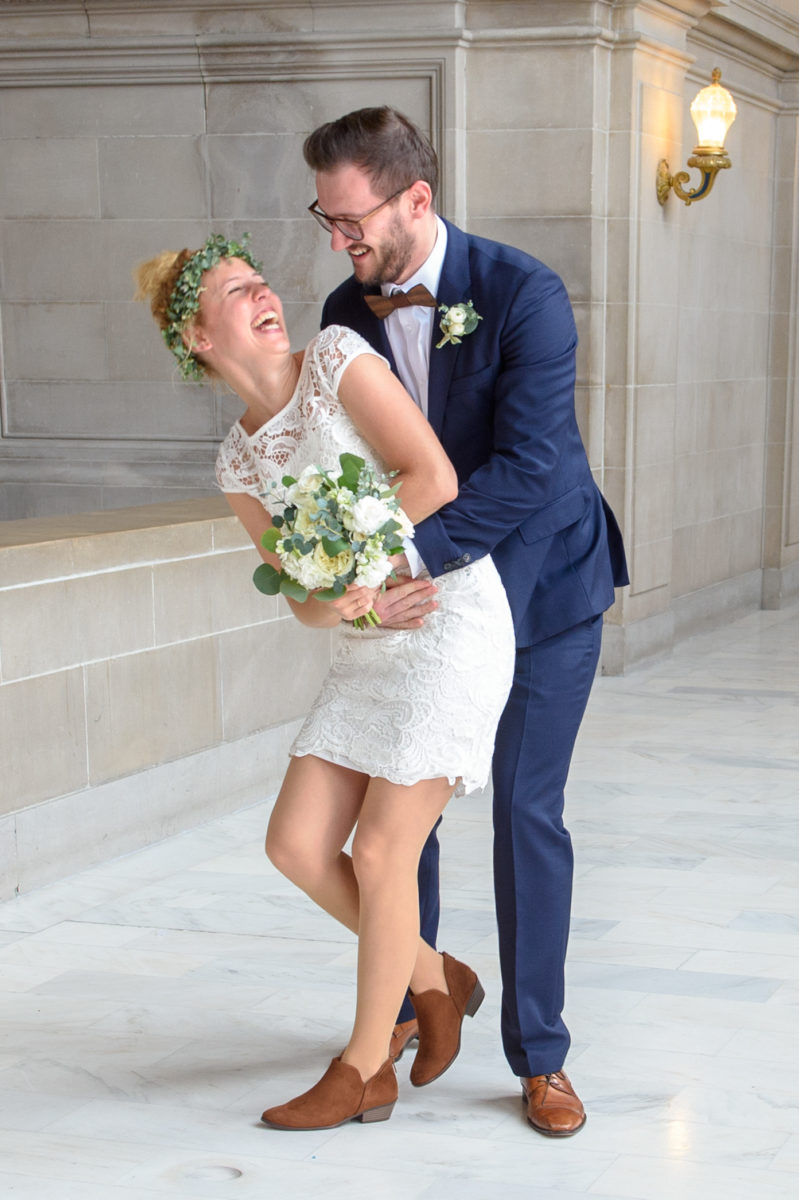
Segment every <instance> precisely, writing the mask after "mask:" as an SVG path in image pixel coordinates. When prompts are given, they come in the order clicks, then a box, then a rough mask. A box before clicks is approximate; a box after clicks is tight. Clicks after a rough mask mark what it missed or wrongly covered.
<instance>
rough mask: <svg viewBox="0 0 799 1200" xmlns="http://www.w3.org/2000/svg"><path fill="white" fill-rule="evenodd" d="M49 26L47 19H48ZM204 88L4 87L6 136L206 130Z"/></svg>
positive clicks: (0, 129) (2, 127) (1, 122)
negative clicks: (204, 123)
mask: <svg viewBox="0 0 799 1200" xmlns="http://www.w3.org/2000/svg"><path fill="white" fill-rule="evenodd" d="M48 22H49V19H48ZM203 117H204V114H203V88H202V84H201V83H200V81H199V80H198V81H197V83H188V84H180V83H169V84H164V85H162V86H159V85H158V84H157V83H154V82H150V83H148V85H147V87H137V86H135V85H134V84H123V83H119V84H105V85H103V84H95V85H94V86H93V87H92V88H91V89H87V88H86V87H71V86H69V85H68V84H67V85H61V86H59V87H24V88H6V89H4V91H3V104H2V107H0V134H2V136H3V137H51V138H54V137H62V138H66V137H81V136H83V137H86V136H88V135H89V134H94V135H96V136H98V137H99V136H102V135H104V134H105V135H109V136H120V135H122V134H138V135H139V136H144V137H147V136H153V135H159V136H161V137H163V136H164V135H165V134H169V133H172V134H190V133H202V131H203Z"/></svg>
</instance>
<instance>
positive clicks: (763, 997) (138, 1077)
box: [0, 608, 799, 1200]
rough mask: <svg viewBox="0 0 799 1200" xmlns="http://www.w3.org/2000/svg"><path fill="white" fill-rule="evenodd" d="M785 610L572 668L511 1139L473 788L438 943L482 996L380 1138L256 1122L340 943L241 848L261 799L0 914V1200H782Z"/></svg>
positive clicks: (344, 967)
mask: <svg viewBox="0 0 799 1200" xmlns="http://www.w3.org/2000/svg"><path fill="white" fill-rule="evenodd" d="M798 714H799V609H796V608H794V609H792V610H786V611H782V612H778V613H765V612H763V613H756V614H753V615H752V616H749V617H746V618H744V619H743V620H740V621H738V622H736V623H735V624H734V625H733V626H731V627H730V628H729V629H725V630H719V631H716V632H714V633H711V634H707V635H703V636H701V637H697V638H694V639H693V640H692V641H691V642H689V643H685V644H683V645H681V646H679V647H678V648H677V650H676V652H675V654H674V655H673V657H672V658H670V659H669V660H668V661H665V662H662V663H654V664H652V665H650V666H648V667H646V668H643V669H640V670H638V671H636V672H634V673H633V674H632V675H631V676H629V677H626V678H613V679H603V678H600V679H598V680H597V682H596V685H595V688H594V691H593V694H592V697H591V701H590V704H589V708H588V712H587V715H586V718H585V721H584V724H583V728H582V730H581V733H580V737H579V739H578V744H577V748H576V751H575V756H574V762H573V766H572V772H571V777H570V784H569V789H568V796H567V824H568V825H569V827H570V830H571V833H572V838H573V842H574V846H575V854H576V871H575V889H574V903H573V922H572V935H571V942H570V948H569V960H568V967H567V983H568V986H567V1008H566V1019H567V1021H568V1023H569V1026H570V1029H571V1032H572V1039H573V1040H572V1049H571V1052H570V1055H569V1059H568V1062H567V1070H568V1071H569V1074H570V1076H571V1078H572V1080H573V1081H574V1083H575V1085H576V1087H577V1088H578V1091H579V1092H580V1094H581V1095H582V1097H583V1099H584V1100H585V1103H586V1107H587V1110H588V1114H589V1116H588V1122H587V1124H586V1126H585V1129H584V1130H583V1131H581V1133H580V1135H579V1136H578V1137H576V1138H574V1139H569V1140H565V1141H554V1140H549V1139H545V1138H542V1137H540V1136H538V1135H536V1134H535V1133H534V1132H533V1131H532V1130H531V1129H530V1128H529V1126H528V1125H527V1123H526V1120H525V1114H524V1108H523V1105H522V1103H521V1095H520V1089H519V1086H518V1082H517V1081H516V1080H515V1079H514V1078H513V1076H512V1075H511V1074H510V1072H509V1071H508V1069H507V1066H506V1064H505V1061H504V1058H503V1054H502V1047H501V1040H500V1036H499V1017H500V1009H501V994H500V983H499V968H498V963H497V946H496V943H497V938H496V929H495V922H494V914H493V888H492V880H491V829H490V821H491V812H490V810H491V801H490V796H489V795H488V794H485V793H482V794H473V795H471V796H468V797H464V798H463V800H462V801H458V802H455V803H454V804H453V805H452V806H451V808H450V810H449V811H448V814H447V816H446V818H445V821H444V825H443V827H442V832H441V843H442V930H441V942H442V945H444V946H445V947H446V948H447V949H448V950H449V951H450V952H451V953H453V954H456V955H457V956H458V957H460V958H466V959H467V960H468V961H470V962H472V963H473V965H474V966H475V968H476V969H477V970H478V972H479V974H480V976H481V978H482V980H483V983H484V985H485V988H486V1000H485V1002H484V1004H483V1006H482V1007H481V1009H480V1011H479V1012H478V1013H477V1014H476V1015H475V1017H474V1019H473V1020H471V1021H467V1022H465V1025H464V1031H463V1047H462V1051H461V1054H460V1056H459V1058H458V1061H457V1062H456V1063H455V1064H454V1065H453V1067H452V1068H451V1070H450V1071H448V1072H447V1074H446V1075H445V1076H443V1077H442V1078H441V1079H440V1080H438V1081H436V1083H435V1084H433V1085H432V1086H431V1087H429V1088H422V1089H415V1088H413V1087H411V1086H410V1085H409V1081H408V1071H409V1069H410V1062H411V1058H410V1055H406V1057H405V1058H404V1059H403V1061H402V1062H401V1063H400V1064H399V1066H398V1075H399V1078H400V1099H399V1102H398V1104H397V1106H396V1108H395V1110H394V1113H393V1115H392V1118H391V1120H390V1121H389V1122H387V1123H383V1124H377V1125H369V1126H362V1125H361V1124H360V1123H352V1124H350V1125H346V1126H343V1127H341V1128H340V1129H336V1130H328V1131H316V1132H309V1133H305V1134H290V1133H286V1132H281V1131H277V1130H269V1129H266V1128H264V1127H263V1126H262V1125H261V1124H260V1122H259V1120H258V1118H259V1116H260V1113H261V1111H262V1109H263V1108H264V1107H265V1106H266V1105H267V1104H271V1103H277V1102H279V1101H280V1100H282V1099H285V1098H287V1097H288V1096H290V1095H294V1094H297V1092H299V1091H302V1090H304V1089H305V1088H306V1087H308V1086H309V1085H310V1084H311V1083H312V1082H314V1081H315V1079H317V1078H318V1077H319V1075H320V1074H321V1073H322V1071H323V1070H324V1068H325V1067H326V1065H327V1063H328V1062H329V1060H330V1058H331V1057H333V1055H335V1054H336V1053H338V1051H339V1050H340V1048H341V1046H342V1045H343V1044H344V1042H345V1041H346V1038H347V1035H348V1032H349V1028H350V1024H351V1020H352V1012H353V981H354V977H355V969H356V954H357V950H356V943H355V939H354V938H353V937H352V935H351V934H349V933H348V932H346V931H344V930H341V929H339V928H338V927H336V926H335V924H334V923H333V922H332V921H331V919H330V918H329V917H327V916H326V915H325V914H323V913H320V912H318V911H317V910H315V909H314V907H313V905H312V904H311V903H310V902H309V901H308V900H307V899H306V898H305V897H303V896H301V895H299V894H298V893H297V892H296V890H295V889H294V888H293V887H292V886H291V885H290V884H289V883H288V882H287V881H286V880H284V879H282V878H281V877H279V876H277V874H276V873H275V872H274V870H273V869H272V868H271V867H270V866H269V864H268V863H267V862H266V859H265V857H264V854H263V835H264V829H265V827H266V822H267V819H268V814H269V809H270V803H269V801H265V802H264V803H262V804H259V805H255V806H253V807H252V808H250V809H247V810H246V811H244V812H241V813H235V814H231V815H229V816H226V817H224V818H222V819H221V820H218V821H215V822H211V823H209V824H207V825H205V826H202V827H201V828H199V829H197V830H194V831H191V832H187V833H184V834H181V835H179V836H177V837H174V838H172V839H170V840H168V841H165V842H163V843H161V844H159V845H157V846H153V847H150V848H149V849H146V850H142V851H139V852H137V853H135V854H129V855H126V856H125V857H123V858H121V859H118V860H116V861H115V862H112V863H106V864H102V865H100V866H97V867H94V868H92V869H91V870H88V871H86V872H83V873H82V874H81V875H77V876H75V877H74V878H72V879H69V880H65V881H63V882H60V883H57V884H53V885H52V886H50V887H46V888H41V889H39V890H38V891H35V892H32V893H30V894H28V895H23V896H20V897H16V898H14V899H13V900H10V901H8V902H7V903H5V904H0V1195H6V1194H7V1195H9V1196H10V1197H11V1196H13V1197H14V1200H164V1198H165V1197H169V1196H174V1197H176V1198H180V1200H199V1198H200V1197H224V1198H225V1200H228V1198H231V1200H236V1198H238V1200H249V1198H250V1197H252V1198H253V1200H254V1198H255V1197H258V1200H262V1198H263V1197H271V1196H280V1197H283V1196H289V1197H291V1200H317V1198H318V1197H319V1196H322V1195H323V1196H325V1197H326V1200H328V1198H333V1200H339V1198H340V1200H361V1198H363V1200H366V1198H367V1197H369V1200H373V1198H374V1197H379V1200H395V1198H396V1200H400V1198H401V1200H439V1198H440V1197H441V1195H442V1193H444V1194H446V1193H450V1194H452V1195H457V1198H458V1200H555V1197H557V1200H579V1198H581V1197H582V1198H584V1200H721V1198H722V1197H723V1200H743V1198H744V1197H745V1198H746V1200H752V1198H753V1197H755V1198H756V1200H782V1198H783V1197H785V1198H787V1197H789V1196H790V1197H791V1198H792V1200H793V1197H794V1196H795V1195H797V1194H799V1082H797V1080H798V1079H799V1072H797V1069H796V1064H797V1063H798V1062H799V1023H797V1013H798V1012H799V917H797V913H799V737H797V731H799V720H798V719H797V718H798Z"/></svg>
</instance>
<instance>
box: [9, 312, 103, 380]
mask: <svg viewBox="0 0 799 1200" xmlns="http://www.w3.org/2000/svg"><path fill="white" fill-rule="evenodd" d="M3 323H4V334H5V337H4V347H5V360H6V363H5V365H6V373H7V378H9V379H36V380H45V379H55V380H64V379H75V380H77V379H105V378H106V377H107V374H108V371H107V366H106V337H105V322H104V315H103V305H102V304H85V303H83V304H6V305H5V306H4V308H3Z"/></svg>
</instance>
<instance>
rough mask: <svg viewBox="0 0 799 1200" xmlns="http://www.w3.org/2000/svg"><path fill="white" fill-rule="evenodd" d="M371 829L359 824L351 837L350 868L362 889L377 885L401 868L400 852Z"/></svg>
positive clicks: (401, 856)
mask: <svg viewBox="0 0 799 1200" xmlns="http://www.w3.org/2000/svg"><path fill="white" fill-rule="evenodd" d="M394 850H395V851H396V852H395V853H392V846H391V843H389V842H387V841H386V839H385V838H384V837H381V836H380V835H379V834H377V833H376V832H375V831H373V830H369V831H367V830H363V829H361V827H360V826H359V827H358V828H357V829H356V831H355V836H354V837H353V839H352V869H353V871H354V872H355V878H356V879H357V880H358V886H359V887H360V888H361V890H362V891H365V890H369V889H371V888H374V887H379V886H380V884H381V882H384V881H385V880H386V879H387V878H388V876H389V875H393V874H395V873H396V872H397V871H400V870H402V867H403V863H402V858H403V855H402V852H401V850H399V848H397V847H394Z"/></svg>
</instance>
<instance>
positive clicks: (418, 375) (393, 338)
mask: <svg viewBox="0 0 799 1200" xmlns="http://www.w3.org/2000/svg"><path fill="white" fill-rule="evenodd" d="M446 252H447V227H446V225H445V224H444V222H443V221H442V220H441V218H440V217H439V216H436V240H435V245H434V246H433V249H432V250H431V251H430V254H429V256H428V257H427V259H426V260H425V262H424V263H422V265H421V267H420V268H419V270H418V271H417V272H416V274H415V275H411V277H410V279H406V280H405V282H404V283H403V284H401V285H400V284H398V283H384V284H381V287H380V290H381V292H382V293H383V295H384V296H390V295H392V294H393V293H394V292H396V291H402V292H409V291H410V290H411V288H412V287H416V285H417V284H418V283H422V284H424V286H425V287H426V288H427V290H428V291H429V292H431V293H432V295H434V296H435V294H436V292H437V291H438V283H439V280H440V279H441V271H442V269H443V266H444V255H445V254H446ZM437 319H438V309H437V308H425V307H424V306H423V305H421V304H413V305H411V306H410V307H409V308H395V309H394V311H393V312H390V313H389V314H388V316H387V317H386V318H385V323H386V336H387V337H388V341H389V345H390V346H391V351H392V353H393V355H394V361H395V362H396V364H397V373H398V374H399V377H400V379H401V380H402V382H403V383H404V384H405V387H406V388H407V389H408V391H409V392H410V394H411V395H412V396H413V398H414V400H415V401H416V403H417V404H418V405H419V407H420V408H421V410H422V412H423V413H424V415H425V416H427V383H428V379H429V376H430V343H431V341H432V336H433V322H434V321H436V320H437ZM400 499H401V497H400ZM405 556H406V558H407V559H408V565H409V566H410V569H411V574H412V575H413V577H414V579H415V578H416V576H417V575H418V574H419V572H420V571H421V570H422V568H423V567H424V563H423V562H422V558H421V555H420V554H419V551H418V550H417V549H416V547H415V545H414V544H413V542H412V541H410V540H409V539H407V538H406V539H405Z"/></svg>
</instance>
